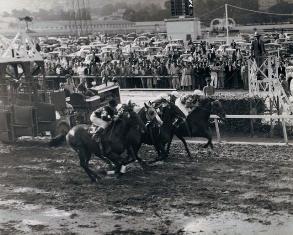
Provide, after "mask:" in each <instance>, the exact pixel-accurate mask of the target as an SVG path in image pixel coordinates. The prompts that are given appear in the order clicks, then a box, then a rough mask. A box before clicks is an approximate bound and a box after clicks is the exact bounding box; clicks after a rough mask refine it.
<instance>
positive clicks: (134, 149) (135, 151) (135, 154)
mask: <svg viewBox="0 0 293 235" xmlns="http://www.w3.org/2000/svg"><path fill="white" fill-rule="evenodd" d="M139 148H140V146H136V147H133V146H131V147H129V148H128V150H127V152H128V154H129V155H130V156H132V159H135V161H137V162H138V163H139V164H140V166H141V167H142V169H143V170H146V169H147V167H148V165H147V164H146V163H145V162H144V161H143V160H142V159H141V158H140V157H138V151H139ZM129 163H131V162H129ZM129 163H128V164H129Z"/></svg>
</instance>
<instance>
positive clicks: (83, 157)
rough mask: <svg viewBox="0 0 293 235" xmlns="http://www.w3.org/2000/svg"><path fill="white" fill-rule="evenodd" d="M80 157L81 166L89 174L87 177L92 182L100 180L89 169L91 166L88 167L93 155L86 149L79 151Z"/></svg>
mask: <svg viewBox="0 0 293 235" xmlns="http://www.w3.org/2000/svg"><path fill="white" fill-rule="evenodd" d="M78 156H79V163H80V166H81V167H82V168H83V169H84V171H85V172H86V173H87V175H88V177H89V178H90V179H91V181H92V182H96V181H97V179H98V176H97V175H96V174H95V173H94V172H93V171H92V170H91V169H89V166H88V163H89V160H90V158H91V153H89V152H88V151H87V150H85V149H84V148H80V149H79V150H78Z"/></svg>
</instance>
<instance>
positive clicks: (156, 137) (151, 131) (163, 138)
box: [136, 103, 170, 161]
mask: <svg viewBox="0 0 293 235" xmlns="http://www.w3.org/2000/svg"><path fill="white" fill-rule="evenodd" d="M138 115H139V117H140V119H141V120H142V122H143V123H144V124H145V126H146V132H145V133H144V134H143V135H142V139H141V143H140V145H139V146H137V148H136V149H137V150H138V149H139V148H140V147H141V145H142V144H147V145H153V146H154V147H155V149H156V151H157V153H158V158H157V160H156V161H158V160H162V159H165V158H166V157H167V153H166V151H165V147H164V146H165V145H166V143H168V142H169V138H170V137H169V136H170V134H169V132H170V131H169V129H168V128H166V125H165V123H164V122H163V121H162V120H161V118H160V117H159V115H158V114H157V111H156V110H155V108H154V107H152V106H151V105H148V104H146V103H145V104H144V108H142V109H141V110H140V111H139V112H138Z"/></svg>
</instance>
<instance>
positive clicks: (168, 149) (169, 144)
mask: <svg viewBox="0 0 293 235" xmlns="http://www.w3.org/2000/svg"><path fill="white" fill-rule="evenodd" d="M172 140H173V135H172V136H171V138H170V140H169V142H168V144H167V150H166V153H167V155H168V156H169V153H170V148H171V144H172Z"/></svg>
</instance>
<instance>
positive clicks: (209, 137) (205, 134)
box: [203, 128, 214, 149]
mask: <svg viewBox="0 0 293 235" xmlns="http://www.w3.org/2000/svg"><path fill="white" fill-rule="evenodd" d="M203 137H205V138H207V139H208V142H207V143H206V144H205V145H204V146H203V147H204V148H208V147H209V146H210V147H211V149H214V145H213V142H212V132H211V130H210V128H209V129H208V130H206V131H205V133H204V135H203Z"/></svg>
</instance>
